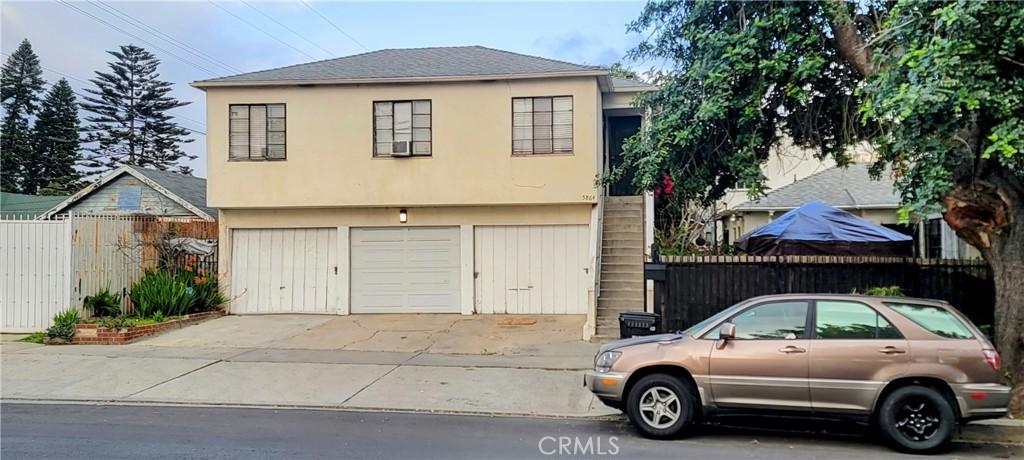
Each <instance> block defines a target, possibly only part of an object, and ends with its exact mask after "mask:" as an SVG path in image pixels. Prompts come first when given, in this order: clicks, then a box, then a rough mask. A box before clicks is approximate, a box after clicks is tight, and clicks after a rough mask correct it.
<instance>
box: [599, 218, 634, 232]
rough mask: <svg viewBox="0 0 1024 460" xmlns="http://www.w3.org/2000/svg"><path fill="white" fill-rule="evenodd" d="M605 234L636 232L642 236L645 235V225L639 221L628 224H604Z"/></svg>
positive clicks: (628, 222) (627, 222) (606, 222)
mask: <svg viewBox="0 0 1024 460" xmlns="http://www.w3.org/2000/svg"><path fill="white" fill-rule="evenodd" d="M604 232H605V233H608V232H636V233H639V234H641V235H643V233H644V223H643V222H642V221H640V220H639V219H637V220H636V221H626V222H608V221H605V222H604Z"/></svg>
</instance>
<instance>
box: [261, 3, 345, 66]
mask: <svg viewBox="0 0 1024 460" xmlns="http://www.w3.org/2000/svg"><path fill="white" fill-rule="evenodd" d="M242 4H243V5H245V6H248V7H249V8H252V9H253V10H254V11H256V12H257V13H259V14H260V15H261V16H263V17H265V18H267V19H269V20H271V21H273V22H274V24H277V25H279V26H281V27H283V28H284V29H285V30H287V31H289V32H291V33H293V34H295V36H296V37H299V38H301V39H303V40H305V41H306V43H309V44H310V45H313V46H315V47H317V48H320V51H323V52H324V53H327V55H328V56H332V57H333V56H335V54H334V53H332V52H330V51H328V50H327V49H324V47H322V46H320V45H319V44H318V43H316V42H314V41H312V40H310V39H308V38H306V37H305V36H303V35H302V34H300V33H298V32H296V31H294V30H292V28H291V27H288V26H286V25H284V24H282V23H281V22H280V21H278V20H277V19H274V17H273V16H271V15H269V14H267V13H264V12H263V11H260V9H259V8H256V7H255V6H253V5H252V4H251V3H248V2H246V1H245V0H242Z"/></svg>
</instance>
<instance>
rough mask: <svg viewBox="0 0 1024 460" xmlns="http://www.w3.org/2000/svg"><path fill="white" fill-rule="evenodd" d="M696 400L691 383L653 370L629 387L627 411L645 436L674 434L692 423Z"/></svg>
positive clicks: (664, 436) (659, 436) (668, 435)
mask: <svg viewBox="0 0 1024 460" xmlns="http://www.w3.org/2000/svg"><path fill="white" fill-rule="evenodd" d="M696 401H697V398H695V397H694V394H693V390H691V389H690V385H687V384H685V383H683V382H682V381H680V380H679V379H677V378H675V377H672V376H670V375H665V374H652V375H648V376H646V377H644V378H642V379H640V381H639V382H637V383H636V385H633V388H632V389H631V390H630V391H629V396H628V400H627V401H626V414H627V415H629V420H630V421H631V422H633V425H634V426H636V427H637V429H638V430H639V431H640V433H641V434H643V435H644V436H647V437H649V438H672V437H676V436H678V435H680V434H681V433H683V432H684V431H685V430H686V429H687V428H689V426H690V425H691V424H692V422H693V414H694V410H695V407H694V406H696Z"/></svg>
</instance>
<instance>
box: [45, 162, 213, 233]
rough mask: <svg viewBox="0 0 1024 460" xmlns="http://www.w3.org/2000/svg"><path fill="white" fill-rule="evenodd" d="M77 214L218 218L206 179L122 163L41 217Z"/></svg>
mask: <svg viewBox="0 0 1024 460" xmlns="http://www.w3.org/2000/svg"><path fill="white" fill-rule="evenodd" d="M69 212H70V213H74V214H75V215H88V214H91V215H131V216H140V215H142V216H145V215H148V216H161V217H190V218H199V219H203V220H216V219H217V210H216V209H213V208H210V207H209V206H207V204H206V180H205V179H202V178H199V177H192V176H187V175H184V174H178V173H174V172H170V171H160V170H156V169H146V168H140V167H137V166H122V167H120V168H118V169H115V170H113V171H111V172H109V173H107V174H106V175H105V176H103V177H101V178H100V179H99V180H97V181H96V182H94V183H92V184H91V185H89V186H88V187H85V188H83V189H82V190H79V191H78V193H75V194H74V195H71V196H70V197H67V198H66V199H64V200H63V201H61V202H60V203H58V204H57V205H56V206H53V207H52V208H50V209H49V210H48V211H46V213H45V214H43V215H42V216H40V218H44V219H49V218H51V217H54V216H57V215H64V214H67V213H69Z"/></svg>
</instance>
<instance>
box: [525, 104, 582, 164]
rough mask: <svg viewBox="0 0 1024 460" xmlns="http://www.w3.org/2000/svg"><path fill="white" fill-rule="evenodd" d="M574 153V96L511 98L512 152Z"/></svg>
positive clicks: (531, 153) (527, 153)
mask: <svg viewBox="0 0 1024 460" xmlns="http://www.w3.org/2000/svg"><path fill="white" fill-rule="evenodd" d="M541 153H572V96H556V97H516V98H512V154H513V155H533V154H541Z"/></svg>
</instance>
